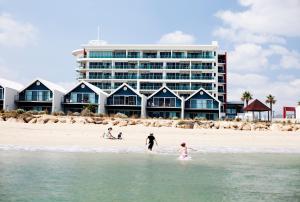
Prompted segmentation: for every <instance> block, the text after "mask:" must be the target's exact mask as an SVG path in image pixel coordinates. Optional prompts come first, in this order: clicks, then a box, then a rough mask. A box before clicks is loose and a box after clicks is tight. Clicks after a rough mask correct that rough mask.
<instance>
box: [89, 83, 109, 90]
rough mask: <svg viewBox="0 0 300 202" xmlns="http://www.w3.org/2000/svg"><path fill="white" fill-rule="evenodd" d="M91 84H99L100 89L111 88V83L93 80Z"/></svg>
mask: <svg viewBox="0 0 300 202" xmlns="http://www.w3.org/2000/svg"><path fill="white" fill-rule="evenodd" d="M91 84H93V85H94V86H97V87H98V88H100V89H111V83H99V82H91Z"/></svg>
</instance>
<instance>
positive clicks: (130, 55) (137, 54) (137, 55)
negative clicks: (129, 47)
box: [127, 52, 141, 58]
mask: <svg viewBox="0 0 300 202" xmlns="http://www.w3.org/2000/svg"><path fill="white" fill-rule="evenodd" d="M127 57H128V58H140V57H141V56H140V52H128V53H127Z"/></svg>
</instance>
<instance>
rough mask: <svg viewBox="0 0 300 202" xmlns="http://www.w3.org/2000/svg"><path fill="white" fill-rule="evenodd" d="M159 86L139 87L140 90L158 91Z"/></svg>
mask: <svg viewBox="0 0 300 202" xmlns="http://www.w3.org/2000/svg"><path fill="white" fill-rule="evenodd" d="M160 88H161V86H141V88H140V90H158V89H160Z"/></svg>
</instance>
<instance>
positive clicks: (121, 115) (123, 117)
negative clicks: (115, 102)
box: [114, 113, 128, 119]
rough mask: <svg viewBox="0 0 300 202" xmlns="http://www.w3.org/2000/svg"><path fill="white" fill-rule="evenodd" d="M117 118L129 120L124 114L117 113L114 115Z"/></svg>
mask: <svg viewBox="0 0 300 202" xmlns="http://www.w3.org/2000/svg"><path fill="white" fill-rule="evenodd" d="M114 117H115V118H121V119H126V118H128V116H127V115H126V114H122V113H117V114H115V115H114Z"/></svg>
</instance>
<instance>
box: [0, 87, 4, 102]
mask: <svg viewBox="0 0 300 202" xmlns="http://www.w3.org/2000/svg"><path fill="white" fill-rule="evenodd" d="M3 99H4V89H3V88H0V100H3Z"/></svg>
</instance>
